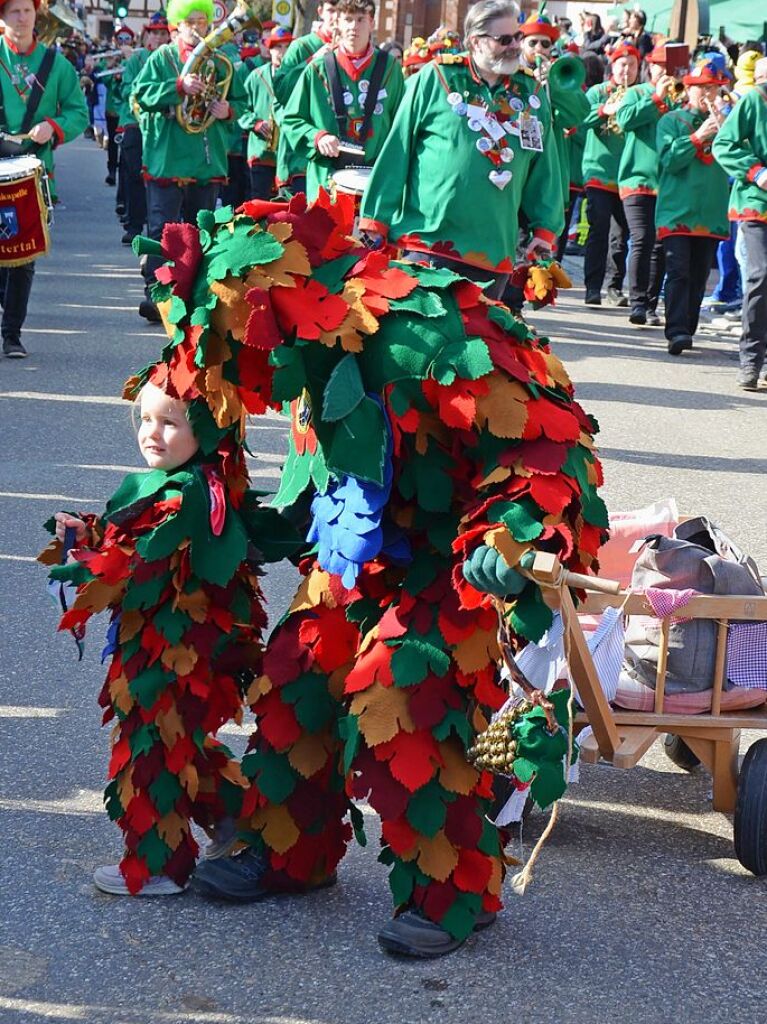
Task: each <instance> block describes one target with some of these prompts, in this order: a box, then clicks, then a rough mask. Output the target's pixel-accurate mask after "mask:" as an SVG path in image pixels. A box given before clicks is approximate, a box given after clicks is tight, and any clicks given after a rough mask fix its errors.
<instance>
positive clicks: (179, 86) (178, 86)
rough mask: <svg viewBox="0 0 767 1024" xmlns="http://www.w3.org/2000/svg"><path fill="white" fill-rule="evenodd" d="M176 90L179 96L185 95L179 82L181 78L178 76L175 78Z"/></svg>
mask: <svg viewBox="0 0 767 1024" xmlns="http://www.w3.org/2000/svg"><path fill="white" fill-rule="evenodd" d="M176 92H177V93H178V94H179V96H184V95H185V93H184V87H183V85H182V84H181V79H180V78H177V79H176Z"/></svg>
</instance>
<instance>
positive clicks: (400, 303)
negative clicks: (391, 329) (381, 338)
mask: <svg viewBox="0 0 767 1024" xmlns="http://www.w3.org/2000/svg"><path fill="white" fill-rule="evenodd" d="M389 309H391V310H392V311H393V312H395V313H396V312H407V313H417V314H418V316H444V315H445V313H446V311H447V310H446V307H445V304H444V302H443V301H442V299H441V298H440V297H439V295H438V294H437V293H436V292H430V291H428V290H427V289H426V288H416V289H415V291H412V292H411V293H410V295H406V296H405V298H404V299H390V300H389Z"/></svg>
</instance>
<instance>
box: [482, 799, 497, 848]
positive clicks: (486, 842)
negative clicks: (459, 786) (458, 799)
mask: <svg viewBox="0 0 767 1024" xmlns="http://www.w3.org/2000/svg"><path fill="white" fill-rule="evenodd" d="M491 806H492V802H491V801H490V800H487V801H484V800H483V801H481V803H480V806H479V808H478V813H479V814H481V815H482V835H481V836H480V837H479V842H478V843H477V849H478V850H479V852H480V853H485V854H487V856H488V857H500V855H501V840H500V833H499V832H498V829H497V828H496V827H495V825H493V824H492V822H490V821H489V820H488V818H487V815H488V814H490V811H491Z"/></svg>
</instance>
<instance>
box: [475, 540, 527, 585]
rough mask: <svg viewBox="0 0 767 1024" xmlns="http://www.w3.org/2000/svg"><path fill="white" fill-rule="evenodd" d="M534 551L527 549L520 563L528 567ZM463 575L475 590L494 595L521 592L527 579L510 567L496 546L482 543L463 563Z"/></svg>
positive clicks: (523, 566) (525, 567)
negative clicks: (492, 546)
mask: <svg viewBox="0 0 767 1024" xmlns="http://www.w3.org/2000/svg"><path fill="white" fill-rule="evenodd" d="M534 559H535V553H534V552H533V551H528V552H527V553H526V554H525V555H523V556H522V558H521V560H520V565H521V566H522V568H523V569H529V568H530V566H531V565H532V564H533V561H534ZM463 577H464V579H465V580H466V581H467V582H468V583H470V584H471V585H472V587H474V588H475V589H476V590H481V591H483V592H484V593H486V594H494V595H495V596H496V597H508V596H509V595H512V596H513V595H516V594H521V593H522V591H523V589H524V588H525V585H526V584H527V579H526V577H525V576H523V575H522V573H520V572H517V570H516V569H510V568H509V566H508V565H507V564H506V562H505V561H504V558H503V556H502V555H501V553H500V552H499V551H498V550H497V549H496V548H491V547H489V546H488V545H487V544H482V545H480V547H478V548H477V549H476V550H475V551H473V552H472V553H471V555H470V557H469V558H467V559H466V561H465V562H464V563H463Z"/></svg>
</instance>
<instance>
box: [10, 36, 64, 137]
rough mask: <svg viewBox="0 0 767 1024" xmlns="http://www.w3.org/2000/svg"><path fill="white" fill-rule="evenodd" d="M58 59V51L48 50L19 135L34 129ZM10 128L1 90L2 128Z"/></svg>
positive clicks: (30, 95)
mask: <svg viewBox="0 0 767 1024" xmlns="http://www.w3.org/2000/svg"><path fill="white" fill-rule="evenodd" d="M55 58H56V51H55V50H53V49H48V50H46V51H45V54H44V56H43V61H42V64H41V65H40V70H39V71H38V72H37V74H36V75H35V81H34V85H33V86H32V91H31V92H30V94H29V99H28V100H27V109H26V110H25V111H24V120H23V121H22V122H21V127H20V128H19V131H18V133H17V134H19V135H26V134H27V132H28V131H29V129H30V128H31V127H32V118H33V117H34V116H35V113H36V112H37V108H38V107H39V106H40V100H41V99H42V98H43V93H44V92H45V83H46V82H47V81H48V75H50V73H51V68H52V67H53V61H54V60H55ZM3 125H4V126H5V127H6V129H7V128H8V122H7V121H6V120H5V105H4V103H3V90H2V89H0V126H3Z"/></svg>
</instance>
